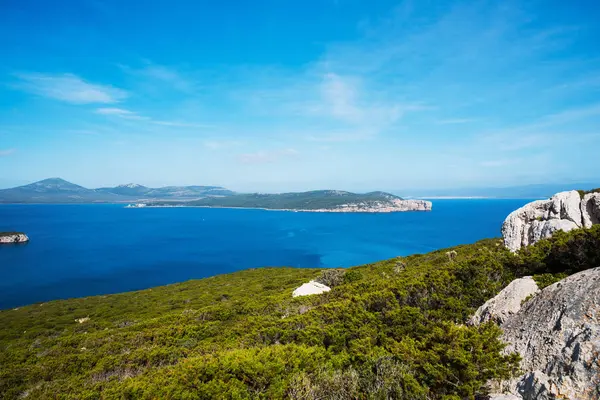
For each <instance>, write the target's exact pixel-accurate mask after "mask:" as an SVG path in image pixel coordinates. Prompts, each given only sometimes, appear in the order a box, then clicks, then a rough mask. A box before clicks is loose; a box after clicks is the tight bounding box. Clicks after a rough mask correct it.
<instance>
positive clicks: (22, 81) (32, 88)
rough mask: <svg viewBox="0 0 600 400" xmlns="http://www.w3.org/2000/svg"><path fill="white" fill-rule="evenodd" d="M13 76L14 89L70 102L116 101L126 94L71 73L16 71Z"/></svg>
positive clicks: (120, 90)
mask: <svg viewBox="0 0 600 400" xmlns="http://www.w3.org/2000/svg"><path fill="white" fill-rule="evenodd" d="M15 77H16V78H18V82H16V83H15V84H14V85H13V87H14V88H16V89H20V90H23V91H26V92H29V93H33V94H35V95H38V96H43V97H48V98H51V99H55V100H60V101H64V102H67V103H72V104H94V103H116V102H119V101H120V100H123V99H124V98H126V97H127V95H128V93H127V92H126V91H124V90H122V89H118V88H115V87H113V86H110V85H101V84H95V83H90V82H87V81H85V80H83V79H82V78H80V77H78V76H77V75H73V74H61V75H49V74H41V73H17V74H15Z"/></svg>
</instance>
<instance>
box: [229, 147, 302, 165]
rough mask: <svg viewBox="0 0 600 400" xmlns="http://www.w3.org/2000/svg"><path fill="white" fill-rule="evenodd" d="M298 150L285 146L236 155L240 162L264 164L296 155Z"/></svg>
mask: <svg viewBox="0 0 600 400" xmlns="http://www.w3.org/2000/svg"><path fill="white" fill-rule="evenodd" d="M299 154H300V152H299V151H298V150H296V149H292V148H287V149H279V150H261V151H257V152H254V153H244V154H239V155H238V161H239V162H241V163H242V164H266V163H273V162H277V161H281V160H283V159H286V158H290V157H297V156H298V155H299Z"/></svg>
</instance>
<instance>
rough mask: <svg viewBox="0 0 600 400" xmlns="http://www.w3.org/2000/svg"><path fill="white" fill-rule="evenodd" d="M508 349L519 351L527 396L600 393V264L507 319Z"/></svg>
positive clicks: (519, 382)
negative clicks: (599, 266) (598, 266)
mask: <svg viewBox="0 0 600 400" xmlns="http://www.w3.org/2000/svg"><path fill="white" fill-rule="evenodd" d="M502 330H503V331H504V334H503V340H504V341H505V342H506V343H507V344H508V346H507V347H506V349H505V352H507V353H512V352H518V353H519V354H520V355H521V357H522V361H521V369H522V370H523V371H524V372H525V373H524V375H522V376H520V377H519V378H517V379H515V380H513V381H510V382H507V383H506V382H505V383H504V384H503V385H502V387H508V389H509V390H508V391H509V392H510V393H511V394H513V395H519V396H522V397H523V399H525V400H533V399H539V400H545V399H556V398H566V399H598V398H600V268H594V269H589V270H586V271H583V272H579V273H577V274H575V275H571V276H569V277H567V278H565V279H563V280H561V281H560V282H557V283H555V284H553V285H550V286H548V287H546V288H544V289H543V290H542V291H541V292H540V293H538V294H537V295H536V296H535V297H533V298H532V299H531V300H530V301H528V302H526V303H525V304H524V305H523V307H522V308H521V309H520V310H519V311H518V312H517V313H516V314H514V315H512V316H509V317H508V318H507V319H506V321H505V322H504V323H503V324H502Z"/></svg>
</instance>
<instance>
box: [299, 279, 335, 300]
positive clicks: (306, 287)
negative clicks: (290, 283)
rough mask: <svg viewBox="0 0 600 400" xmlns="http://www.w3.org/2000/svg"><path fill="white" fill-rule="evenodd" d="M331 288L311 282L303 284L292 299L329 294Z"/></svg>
mask: <svg viewBox="0 0 600 400" xmlns="http://www.w3.org/2000/svg"><path fill="white" fill-rule="evenodd" d="M330 290H331V288H330V287H329V286H326V285H323V284H322V283H319V282H315V281H310V282H308V283H305V284H303V285H302V286H300V287H299V288H297V289H296V290H294V292H293V293H292V297H298V296H309V295H312V294H321V293H325V292H329V291H330Z"/></svg>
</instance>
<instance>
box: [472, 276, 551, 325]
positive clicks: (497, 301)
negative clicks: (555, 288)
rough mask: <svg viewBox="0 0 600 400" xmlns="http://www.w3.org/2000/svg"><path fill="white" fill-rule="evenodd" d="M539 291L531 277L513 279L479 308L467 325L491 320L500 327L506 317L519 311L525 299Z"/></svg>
mask: <svg viewBox="0 0 600 400" xmlns="http://www.w3.org/2000/svg"><path fill="white" fill-rule="evenodd" d="M539 291H540V289H539V288H538V286H537V284H536V283H535V281H534V280H533V278H532V277H530V276H525V277H523V278H519V279H515V280H514V281H512V282H511V283H509V284H508V286H506V287H505V288H504V289H502V291H501V292H500V293H498V295H496V296H495V297H494V298H492V299H490V300H488V301H486V302H485V304H484V305H482V306H481V307H479V308H478V309H477V311H476V312H475V314H474V315H473V316H472V317H471V319H470V320H469V324H470V325H479V324H482V323H484V322H488V321H490V320H491V321H494V322H496V323H498V324H499V325H502V324H503V323H504V321H506V319H507V318H508V317H510V316H511V315H513V314H516V313H517V312H518V311H519V310H520V309H521V305H522V303H523V302H524V301H525V299H527V298H528V297H530V296H532V295H534V294H536V293H537V292H539Z"/></svg>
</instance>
